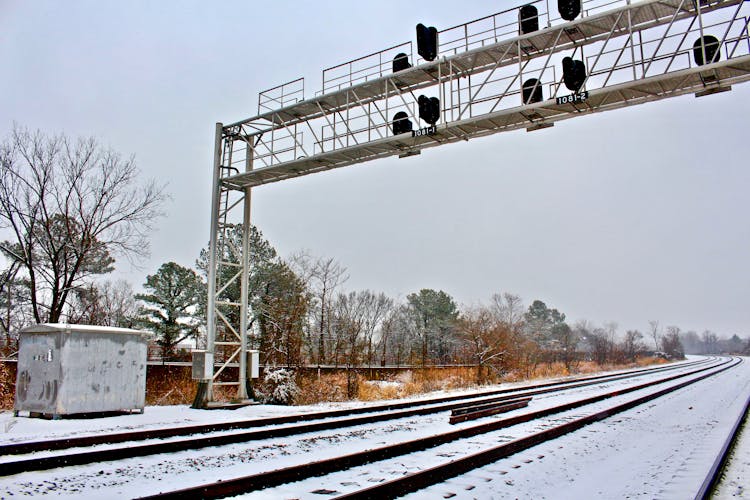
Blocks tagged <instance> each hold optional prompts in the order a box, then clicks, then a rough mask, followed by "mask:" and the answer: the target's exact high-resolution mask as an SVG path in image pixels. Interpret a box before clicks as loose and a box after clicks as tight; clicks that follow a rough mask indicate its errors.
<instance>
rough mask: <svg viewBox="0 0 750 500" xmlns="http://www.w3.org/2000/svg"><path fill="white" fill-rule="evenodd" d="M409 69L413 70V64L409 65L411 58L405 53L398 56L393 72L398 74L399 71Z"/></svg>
mask: <svg viewBox="0 0 750 500" xmlns="http://www.w3.org/2000/svg"><path fill="white" fill-rule="evenodd" d="M409 68H411V64H409V56H407V55H406V54H404V53H403V52H400V53H398V54H396V57H394V58H393V72H394V73H398V72H399V71H403V70H405V69H409Z"/></svg>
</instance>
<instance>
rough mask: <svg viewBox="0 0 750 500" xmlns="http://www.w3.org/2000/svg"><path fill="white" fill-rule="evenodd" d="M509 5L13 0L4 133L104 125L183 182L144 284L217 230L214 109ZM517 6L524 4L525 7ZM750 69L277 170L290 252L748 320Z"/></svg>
mask: <svg viewBox="0 0 750 500" xmlns="http://www.w3.org/2000/svg"><path fill="white" fill-rule="evenodd" d="M505 3H506V2H478V1H477V2H472V1H464V2H455V1H445V0H435V1H432V2H429V3H425V2H403V1H397V0H393V1H391V0H383V1H379V2H350V1H344V0H342V1H318V2H292V1H278V2H249V1H247V2H244V1H243V2H240V1H224V2H203V1H180V2H177V1H158V2H154V1H128V2H114V1H112V2H102V1H83V0H71V1H65V2H60V1H52V0H50V1H36V0H33V1H31V0H0V67H2V78H0V136H2V137H7V134H8V132H9V130H10V129H11V128H12V124H13V122H14V121H15V122H17V123H18V124H20V125H22V126H27V127H29V128H31V129H37V128H38V129H41V130H43V131H45V132H48V133H57V132H61V131H62V132H65V133H66V134H67V135H69V136H73V137H75V136H80V135H84V136H90V135H93V136H96V137H97V138H98V139H99V140H100V141H101V142H102V143H103V144H105V145H109V146H111V147H112V148H114V149H116V150H118V151H120V152H122V153H123V154H125V155H130V154H134V155H135V157H136V160H137V163H138V165H139V167H140V168H141V170H142V171H143V173H144V176H149V177H156V178H158V179H160V180H163V181H166V182H167V183H168V191H169V192H170V193H171V195H172V200H171V201H170V202H169V203H168V204H167V205H166V209H167V211H168V215H167V217H166V218H164V219H163V220H161V221H159V223H158V229H157V231H156V232H155V233H154V234H153V238H152V246H151V257H150V259H148V260H147V261H145V262H144V263H143V269H142V270H137V269H132V268H131V267H130V265H129V264H127V263H126V262H125V261H121V262H119V269H118V274H117V276H122V277H125V278H126V279H128V280H129V281H131V282H132V283H133V284H134V286H135V287H136V289H138V288H140V285H141V284H142V283H143V281H145V276H146V274H151V273H153V272H154V271H156V269H157V268H158V267H159V265H161V264H162V263H164V262H167V261H170V260H174V261H176V262H179V263H180V264H183V265H189V266H192V265H194V261H195V258H196V257H197V255H198V252H199V251H200V249H201V247H202V246H204V245H205V244H206V242H207V240H208V224H209V218H210V213H209V205H210V190H211V186H210V183H211V158H212V147H213V146H212V144H213V130H214V124H215V122H224V123H230V122H233V121H237V120H240V119H243V118H248V117H250V116H253V115H255V114H256V107H257V94H258V92H259V91H262V90H264V89H267V88H270V87H273V86H276V85H278V84H281V83H283V82H286V81H290V80H293V79H295V78H298V77H300V76H304V77H305V86H306V93H307V96H312V95H313V93H314V92H315V91H316V90H319V89H320V85H321V83H320V82H321V70H322V69H324V68H327V67H330V66H334V65H336V64H338V63H341V62H345V61H348V60H351V59H354V58H357V57H360V56H362V55H365V54H369V53H371V52H375V51H377V50H381V49H384V48H386V47H389V46H391V45H395V44H396V43H400V42H405V41H408V40H412V39H413V38H414V26H415V25H416V24H417V23H418V22H424V23H426V24H428V25H434V26H436V27H438V29H442V28H445V27H448V26H453V25H456V24H459V23H462V22H465V21H469V20H471V19H474V18H478V17H482V16H484V15H488V14H492V13H494V12H496V11H498V10H500V9H501V8H504V7H505ZM510 4H511V2H508V6H510ZM748 97H750V84H744V85H738V86H736V87H735V89H734V90H733V91H732V92H729V93H723V94H718V95H714V96H709V97H704V98H701V99H696V98H694V97H693V96H684V97H679V98H675V99H669V100H665V101H660V102H657V103H652V104H646V105H644V106H636V107H633V108H629V109H623V110H618V111H613V112H607V113H600V114H597V115H591V116H586V117H581V118H577V119H574V120H568V121H564V122H561V123H558V124H557V125H556V126H555V127H553V128H550V129H546V130H542V131H537V132H534V133H526V132H525V131H518V132H511V133H505V134H498V135H494V136H491V137H487V138H483V139H477V140H473V141H470V142H467V143H461V144H455V145H448V146H444V147H441V148H433V149H430V150H426V151H424V152H423V154H422V155H420V156H417V157H412V158H407V159H396V158H392V159H385V160H379V161H375V162H370V163H366V164H363V165H356V166H352V167H348V168H345V169H340V170H336V171H333V172H327V173H322V174H317V175H313V176H307V177H302V178H299V179H295V180H291V181H287V182H282V183H277V184H273V185H268V186H262V187H260V188H257V189H255V190H254V192H253V216H254V221H255V223H256V224H257V225H258V226H259V228H260V229H261V230H262V231H263V232H264V234H265V235H266V237H267V238H268V239H269V240H270V241H271V242H272V244H273V245H274V246H275V247H276V248H277V249H278V250H279V252H280V253H281V254H282V255H289V254H291V253H293V252H296V251H299V250H302V249H306V250H308V251H309V252H311V253H312V254H313V255H318V256H325V257H334V258H335V259H337V260H338V261H339V262H340V263H341V264H343V265H344V266H346V267H347V268H348V269H349V273H350V275H351V278H350V280H349V281H348V283H347V288H349V289H364V288H370V289H373V290H376V291H384V292H386V293H388V294H389V295H392V296H401V297H403V296H405V295H406V294H408V293H411V292H413V291H416V290H419V289H420V288H435V289H442V290H445V291H446V292H448V293H450V294H451V295H453V296H454V297H455V298H456V300H457V301H458V302H459V303H461V304H474V303H477V302H479V301H486V300H487V299H489V297H490V296H491V295H492V294H493V293H495V292H499V291H509V292H513V293H517V294H519V295H521V296H522V298H523V299H524V301H525V302H526V304H529V303H531V301H533V300H534V299H537V298H538V299H541V300H544V301H545V302H546V303H547V304H548V305H550V306H552V307H556V308H558V309H559V310H561V311H562V312H564V313H566V314H567V316H568V318H569V319H571V320H573V321H575V320H577V319H582V318H586V319H589V320H591V321H594V322H596V323H602V322H605V321H615V322H617V323H618V324H619V325H620V330H621V331H622V330H624V329H629V328H638V329H641V330H642V331H644V330H646V328H647V327H648V321H649V320H652V319H657V320H659V321H660V322H661V324H662V325H667V324H674V325H678V326H680V327H681V328H683V329H686V330H690V329H693V330H696V331H698V332H700V331H702V330H704V329H712V330H714V331H716V332H717V333H719V334H720V335H723V336H724V335H731V334H734V333H737V334H740V335H741V336H743V337H744V336H747V335H750V307H749V306H748V298H750V264H749V263H748V257H749V256H750V223H748V214H750V200H749V199H748V191H749V190H750V169H749V168H748V154H747V140H748V138H747V125H748V109H749V107H748V102H749V100H748Z"/></svg>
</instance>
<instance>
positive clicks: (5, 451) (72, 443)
mask: <svg viewBox="0 0 750 500" xmlns="http://www.w3.org/2000/svg"><path fill="white" fill-rule="evenodd" d="M710 361H711V358H705V359H702V360H698V361H691V362H689V363H680V364H671V365H667V366H658V367H656V368H647V369H638V370H628V371H623V372H618V373H614V374H607V375H596V376H591V377H576V378H572V379H567V380H563V381H556V382H547V383H543V384H533V385H524V386H521V387H514V388H506V389H497V390H492V391H482V392H480V393H473V394H462V395H458V396H445V397H440V398H430V399H422V400H418V401H408V402H402V403H390V404H386V405H373V406H366V407H360V408H348V409H342V410H330V411H324V412H315V413H302V414H296V415H286V416H283V417H269V418H260V419H249V420H238V421H234V422H222V423H214V424H199V425H190V426H181V427H170V428H165V429H151V430H144V431H136V432H121V433H114V434H107V435H96V436H82V437H74V438H62V439H55V440H46V441H32V442H25V443H12V444H6V445H0V456H4V455H24V454H29V453H36V452H40V451H59V450H65V449H70V448H81V447H88V446H95V445H100V444H117V443H125V442H133V441H146V440H150V439H165V438H171V437H179V436H189V435H195V434H207V433H210V432H221V431H230V430H240V429H250V428H256V427H265V426H271V425H283V424H292V423H297V422H307V421H312V420H320V419H324V418H336V417H345V416H349V415H358V414H362V413H375V412H379V411H393V410H398V409H404V408H413V407H416V406H426V405H431V404H441V403H448V402H452V401H466V400H471V399H478V398H483V397H487V396H493V395H498V394H507V393H510V392H517V391H526V390H535V389H541V388H546V387H559V386H568V385H570V384H575V383H578V382H586V381H601V380H605V379H612V380H618V379H619V378H622V377H625V376H630V375H632V376H638V375H640V374H649V373H657V372H661V371H666V370H676V369H679V368H682V367H687V366H695V365H698V364H702V363H707V362H710ZM537 394H541V393H537ZM488 402H489V400H488ZM0 475H2V473H0Z"/></svg>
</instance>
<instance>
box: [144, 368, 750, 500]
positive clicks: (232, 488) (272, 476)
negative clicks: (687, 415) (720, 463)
mask: <svg viewBox="0 0 750 500" xmlns="http://www.w3.org/2000/svg"><path fill="white" fill-rule="evenodd" d="M739 362H741V360H732V359H730V360H727V361H724V362H722V363H719V364H716V365H713V364H712V365H710V366H704V367H694V369H692V370H691V371H690V372H687V373H678V374H676V375H669V376H667V377H664V378H660V379H658V380H654V381H649V382H646V383H642V384H638V385H635V386H631V387H627V388H622V389H618V390H616V391H610V392H607V393H605V394H599V395H596V396H592V397H586V398H583V399H580V400H577V401H573V402H569V403H565V404H562V405H557V406H554V407H552V408H545V409H542V410H536V411H532V412H529V413H524V414H522V415H515V416H511V417H506V418H503V419H499V420H493V421H491V422H487V423H482V424H479V425H472V426H469V427H464V428H461V429H458V430H455V431H452V432H447V433H442V434H438V435H433V436H430V437H426V438H422V439H417V440H412V441H406V442H401V443H397V444H392V445H389V446H385V447H380V448H375V449H371V450H366V451H363V452H357V453H353V454H349V455H345V456H338V457H334V458H330V459H326V460H320V461H316V462H313V463H308V464H303V465H298V466H292V467H286V468H282V469H277V470H272V471H268V472H263V473H259V474H253V475H249V476H243V477H239V478H235V479H230V480H222V481H219V482H215V483H210V484H204V485H200V486H196V487H191V488H185V489H180V490H177V491H169V492H162V493H160V494H158V495H153V496H150V497H144V498H222V497H226V496H231V495H237V494H242V493H247V492H251V491H257V490H262V489H265V488H271V487H274V486H279V485H283V484H286V483H290V482H295V481H300V480H303V479H306V478H310V477H315V476H324V475H326V474H329V473H333V472H338V471H342V470H347V469H351V468H353V467H357V466H361V465H365V464H369V463H372V462H377V461H383V460H392V459H394V458H397V457H403V456H405V455H407V454H411V453H416V452H421V451H423V450H427V449H430V448H434V447H436V446H440V445H442V444H445V443H452V442H456V441H458V440H465V439H468V438H471V437H474V436H480V435H483V434H487V433H490V432H493V431H496V430H499V429H504V428H508V427H512V426H515V425H518V424H521V423H525V422H530V421H534V420H537V419H542V418H545V417H549V416H552V415H557V414H560V413H563V412H566V411H569V410H572V409H576V408H581V407H584V406H587V405H592V404H595V403H600V402H602V401H606V400H608V399H611V398H615V397H618V396H623V395H626V394H630V393H633V392H635V391H642V390H645V389H654V390H650V391H649V392H648V394H645V395H640V396H638V397H637V398H635V399H632V400H629V401H627V402H621V403H618V404H615V405H612V406H609V407H607V408H605V409H603V410H597V411H595V412H594V413H592V414H589V415H586V416H585V417H581V418H576V419H574V420H571V421H568V422H566V423H565V424H562V425H554V426H552V427H550V428H547V429H545V430H543V431H539V432H534V433H532V434H529V435H526V436H524V437H521V438H519V439H514V440H513V441H511V442H508V443H504V444H502V445H500V446H496V447H493V448H490V449H486V450H483V451H481V452H479V453H474V454H471V455H468V456H466V457H463V458H460V459H454V460H451V461H449V462H446V463H443V464H440V465H438V466H435V467H432V468H430V469H428V470H423V471H419V472H415V473H411V474H406V475H404V476H403V477H401V478H399V479H396V480H393V481H389V482H384V483H381V484H379V485H376V486H373V487H371V488H366V489H362V490H360V491H355V492H351V493H348V494H346V495H344V496H343V497H341V498H395V497H396V496H401V495H404V494H406V493H408V492H412V491H418V490H420V489H422V488H425V487H427V486H429V485H431V484H435V483H439V482H443V481H445V480H446V479H448V478H450V477H454V476H456V475H460V474H462V473H464V472H466V471H468V470H472V469H474V468H476V467H480V466H482V465H485V464H488V463H492V462H494V461H496V460H497V459H499V458H502V457H505V456H509V455H511V454H515V453H518V452H519V451H521V450H524V449H527V448H529V447H531V446H535V445H538V444H541V443H543V442H545V441H549V440H551V439H555V438H557V437H559V436H562V435H564V434H567V433H570V432H573V431H575V430H577V429H580V428H581V427H584V426H586V425H589V424H591V423H593V422H597V421H599V420H602V419H605V418H607V417H609V416H612V415H614V414H617V413H620V412H623V411H626V410H629V409H632V408H635V407H637V406H639V405H643V404H645V403H647V402H649V401H652V400H654V399H656V398H658V397H661V396H663V395H665V394H668V393H670V392H673V391H676V390H678V389H680V388H682V387H686V386H688V385H690V384H693V383H696V382H698V381H700V380H703V379H705V378H708V377H711V376H714V375H716V374H718V373H721V372H723V371H725V370H728V369H730V368H732V367H734V366H736V365H737V364H739ZM680 379H685V380H680ZM672 381H678V382H677V383H676V384H674V385H670V386H668V387H666V388H658V387H656V386H658V385H662V384H665V383H668V382H672ZM320 491H321V492H323V493H325V492H327V494H335V493H336V491H335V489H331V490H327V489H325V488H324V489H322V490H320Z"/></svg>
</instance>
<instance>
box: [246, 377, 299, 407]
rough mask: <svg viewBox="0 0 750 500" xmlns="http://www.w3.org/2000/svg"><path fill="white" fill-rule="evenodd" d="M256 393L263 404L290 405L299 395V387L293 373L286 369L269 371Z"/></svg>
mask: <svg viewBox="0 0 750 500" xmlns="http://www.w3.org/2000/svg"><path fill="white" fill-rule="evenodd" d="M255 393H256V395H257V396H258V399H260V401H261V402H262V403H266V404H271V405H290V404H292V403H294V398H295V397H296V396H297V395H298V394H299V387H297V383H296V382H295V380H294V372H293V371H291V370H287V369H285V368H280V369H269V370H267V371H266V373H265V375H264V377H263V382H262V383H261V384H260V387H258V388H257V390H256V391H255Z"/></svg>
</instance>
